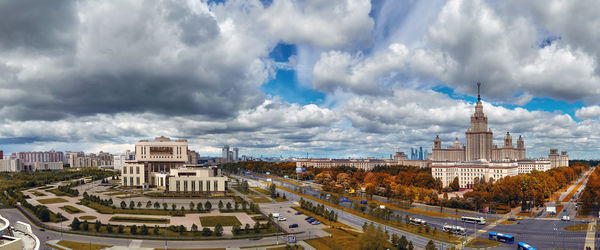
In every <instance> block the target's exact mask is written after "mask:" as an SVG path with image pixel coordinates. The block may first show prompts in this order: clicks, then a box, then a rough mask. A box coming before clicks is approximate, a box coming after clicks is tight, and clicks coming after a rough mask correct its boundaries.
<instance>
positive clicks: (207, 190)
mask: <svg viewBox="0 0 600 250" xmlns="http://www.w3.org/2000/svg"><path fill="white" fill-rule="evenodd" d="M206 192H210V181H206Z"/></svg>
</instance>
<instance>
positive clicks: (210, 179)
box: [150, 164, 227, 193]
mask: <svg viewBox="0 0 600 250" xmlns="http://www.w3.org/2000/svg"><path fill="white" fill-rule="evenodd" d="M197 166H198V165H195V164H186V165H184V167H181V168H173V169H171V170H170V171H169V172H168V173H165V172H153V173H151V174H150V176H151V178H150V179H151V180H152V181H153V182H152V185H153V186H157V187H159V188H163V189H164V190H165V191H166V192H170V193H214V192H225V191H226V190H227V177H226V176H223V175H222V173H221V169H218V168H215V167H208V168H206V167H197Z"/></svg>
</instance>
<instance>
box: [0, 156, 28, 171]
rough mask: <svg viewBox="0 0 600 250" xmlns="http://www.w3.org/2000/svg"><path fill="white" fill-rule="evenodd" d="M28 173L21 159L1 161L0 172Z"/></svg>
mask: <svg viewBox="0 0 600 250" xmlns="http://www.w3.org/2000/svg"><path fill="white" fill-rule="evenodd" d="M21 171H26V169H25V168H24V167H23V160H21V159H3V160H0V172H21Z"/></svg>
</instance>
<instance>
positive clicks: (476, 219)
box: [460, 216, 486, 225]
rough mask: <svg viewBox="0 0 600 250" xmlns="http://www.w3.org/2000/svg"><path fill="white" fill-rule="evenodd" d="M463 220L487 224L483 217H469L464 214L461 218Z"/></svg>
mask: <svg viewBox="0 0 600 250" xmlns="http://www.w3.org/2000/svg"><path fill="white" fill-rule="evenodd" d="M460 220H461V221H463V222H466V223H473V224H479V225H485V223H486V221H485V219H484V218H483V217H467V216H463V217H462V218H460Z"/></svg>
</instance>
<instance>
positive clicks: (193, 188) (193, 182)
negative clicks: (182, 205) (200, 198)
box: [192, 181, 196, 192]
mask: <svg viewBox="0 0 600 250" xmlns="http://www.w3.org/2000/svg"><path fill="white" fill-rule="evenodd" d="M195 191H196V182H195V181H192V192H195Z"/></svg>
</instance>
